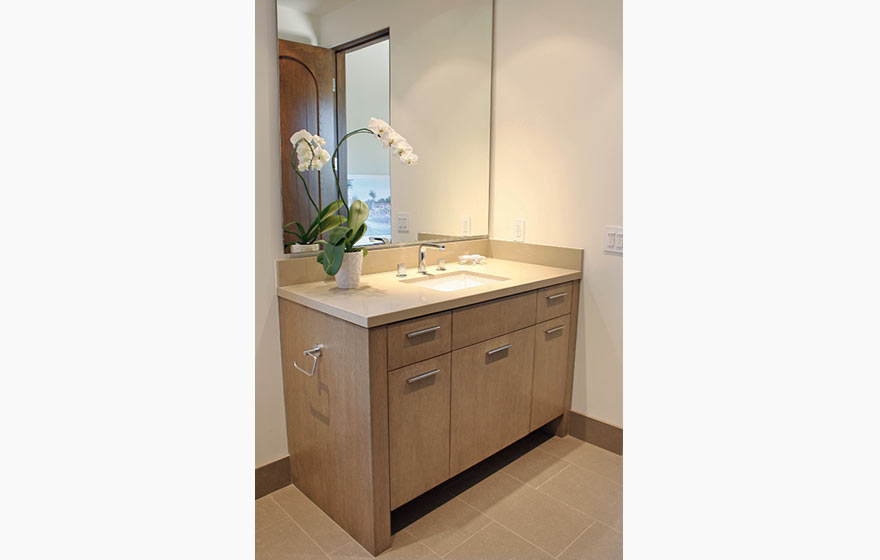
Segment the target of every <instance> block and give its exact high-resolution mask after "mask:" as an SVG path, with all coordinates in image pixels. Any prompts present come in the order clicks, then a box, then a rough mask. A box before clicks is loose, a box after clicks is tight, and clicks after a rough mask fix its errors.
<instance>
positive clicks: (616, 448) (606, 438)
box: [568, 410, 623, 455]
mask: <svg viewBox="0 0 880 560" xmlns="http://www.w3.org/2000/svg"><path fill="white" fill-rule="evenodd" d="M568 435H570V436H571V437H575V438H578V439H579V440H582V441H585V442H587V443H592V444H593V445H595V446H597V447H601V448H602V449H607V450H608V451H611V452H612V453H617V454H618V455H623V429H621V428H618V427H617V426H612V425H611V424H606V423H605V422H600V421H599V420H596V419H595V418H590V417H589V416H584V415H583V414H580V413H577V412H575V411H573V410H570V411H569V415H568Z"/></svg>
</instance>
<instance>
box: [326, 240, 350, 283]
mask: <svg viewBox="0 0 880 560" xmlns="http://www.w3.org/2000/svg"><path fill="white" fill-rule="evenodd" d="M344 256H345V249H343V248H342V247H340V246H339V245H333V244H332V243H328V244H327V245H324V262H323V263H321V264H323V265H324V272H326V273H327V275H328V276H336V273H337V272H339V267H340V266H342V257H344Z"/></svg>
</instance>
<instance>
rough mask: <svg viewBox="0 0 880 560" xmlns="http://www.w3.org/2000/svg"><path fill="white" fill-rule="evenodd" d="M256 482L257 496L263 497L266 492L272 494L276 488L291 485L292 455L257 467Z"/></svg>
mask: <svg viewBox="0 0 880 560" xmlns="http://www.w3.org/2000/svg"><path fill="white" fill-rule="evenodd" d="M254 482H255V486H256V494H257V495H256V498H262V497H263V496H265V495H266V494H271V493H272V492H274V491H275V490H280V489H281V488H284V487H285V486H288V485H290V457H282V458H280V459H278V460H277V461H273V462H271V463H269V464H268V465H263V466H262V467H259V468H257V470H256V472H255V474H254ZM256 498H255V499H256Z"/></svg>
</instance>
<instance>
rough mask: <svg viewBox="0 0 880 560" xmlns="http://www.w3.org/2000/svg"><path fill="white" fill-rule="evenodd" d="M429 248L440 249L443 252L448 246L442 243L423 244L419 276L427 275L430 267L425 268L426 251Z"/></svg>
mask: <svg viewBox="0 0 880 560" xmlns="http://www.w3.org/2000/svg"><path fill="white" fill-rule="evenodd" d="M428 247H434V248H435V249H440V250H441V251H445V250H446V245H444V244H442V243H422V244H421V245H419V274H427V273H428V267H426V266H425V249H426V248H428Z"/></svg>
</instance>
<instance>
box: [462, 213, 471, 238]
mask: <svg viewBox="0 0 880 560" xmlns="http://www.w3.org/2000/svg"><path fill="white" fill-rule="evenodd" d="M461 234H462V235H470V234H471V217H470V216H462V217H461Z"/></svg>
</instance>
